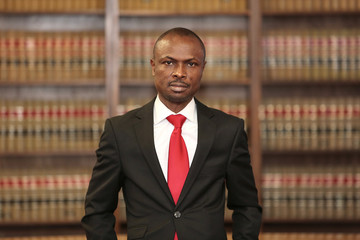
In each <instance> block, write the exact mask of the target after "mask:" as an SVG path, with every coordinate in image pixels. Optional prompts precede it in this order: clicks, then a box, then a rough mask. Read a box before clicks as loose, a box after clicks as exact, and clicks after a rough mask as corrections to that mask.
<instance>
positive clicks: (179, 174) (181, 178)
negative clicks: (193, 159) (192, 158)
mask: <svg viewBox="0 0 360 240" xmlns="http://www.w3.org/2000/svg"><path fill="white" fill-rule="evenodd" d="M166 119H167V120H168V121H169V122H170V123H171V124H172V125H174V127H175V128H174V130H173V132H172V134H171V137H170V147H169V163H168V164H169V165H168V185H169V188H170V192H171V194H172V196H173V199H174V202H175V204H176V203H177V201H178V199H179V196H180V193H181V190H182V187H183V185H184V182H185V179H186V176H187V173H188V171H189V157H188V153H187V149H186V145H185V142H184V139H183V138H182V136H181V127H182V125H183V124H184V122H185V120H186V117H184V116H183V115H181V114H178V115H170V116H168V117H167V118H166Z"/></svg>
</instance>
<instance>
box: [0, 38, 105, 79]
mask: <svg viewBox="0 0 360 240" xmlns="http://www.w3.org/2000/svg"><path fill="white" fill-rule="evenodd" d="M104 44H105V43H104V34H103V33H102V32H98V31H90V32H89V31H86V32H23V31H2V32H1V33H0V69H1V70H0V82H10V83H11V82H19V83H27V82H46V81H48V82H64V81H65V82H66V81H67V82H72V81H74V79H76V81H79V80H80V81H85V82H92V81H93V80H98V79H104V75H105V70H104V69H105V57H104V56H105V53H104V48H105V45H104Z"/></svg>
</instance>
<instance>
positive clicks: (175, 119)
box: [166, 114, 186, 128]
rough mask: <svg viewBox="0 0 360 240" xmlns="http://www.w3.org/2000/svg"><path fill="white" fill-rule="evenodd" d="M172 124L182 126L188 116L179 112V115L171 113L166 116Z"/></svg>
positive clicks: (177, 126) (176, 126)
mask: <svg viewBox="0 0 360 240" xmlns="http://www.w3.org/2000/svg"><path fill="white" fill-rule="evenodd" d="M166 119H167V120H168V121H169V122H170V123H171V124H172V125H174V127H175V128H181V127H182V125H183V124H184V122H185V120H186V117H185V116H183V115H181V114H177V115H170V116H168V117H167V118H166Z"/></svg>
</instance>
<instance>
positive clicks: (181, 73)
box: [172, 64, 186, 79]
mask: <svg viewBox="0 0 360 240" xmlns="http://www.w3.org/2000/svg"><path fill="white" fill-rule="evenodd" d="M172 76H173V77H174V78H179V79H183V78H185V77H186V69H185V66H184V64H177V65H176V66H175V68H174V72H173V73H172Z"/></svg>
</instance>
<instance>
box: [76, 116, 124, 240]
mask: <svg viewBox="0 0 360 240" xmlns="http://www.w3.org/2000/svg"><path fill="white" fill-rule="evenodd" d="M117 146H118V145H117V139H116V137H115V134H114V129H113V126H112V124H111V121H110V120H107V121H106V122H105V128H104V132H103V134H102V136H101V139H100V143H99V148H98V149H97V151H96V156H97V162H96V163H95V166H94V169H93V173H92V177H91V180H90V183H89V188H88V191H87V194H86V200H85V216H84V217H83V218H82V220H81V223H82V226H83V227H84V229H85V231H86V237H87V239H90V240H91V239H94V240H95V239H96V240H100V239H102V240H105V239H106V240H110V239H111V240H112V239H117V237H116V233H115V231H114V226H115V217H114V214H113V213H114V211H115V209H116V207H117V203H118V194H119V191H120V188H121V186H122V176H121V165H120V159H119V150H118V147H117Z"/></svg>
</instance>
